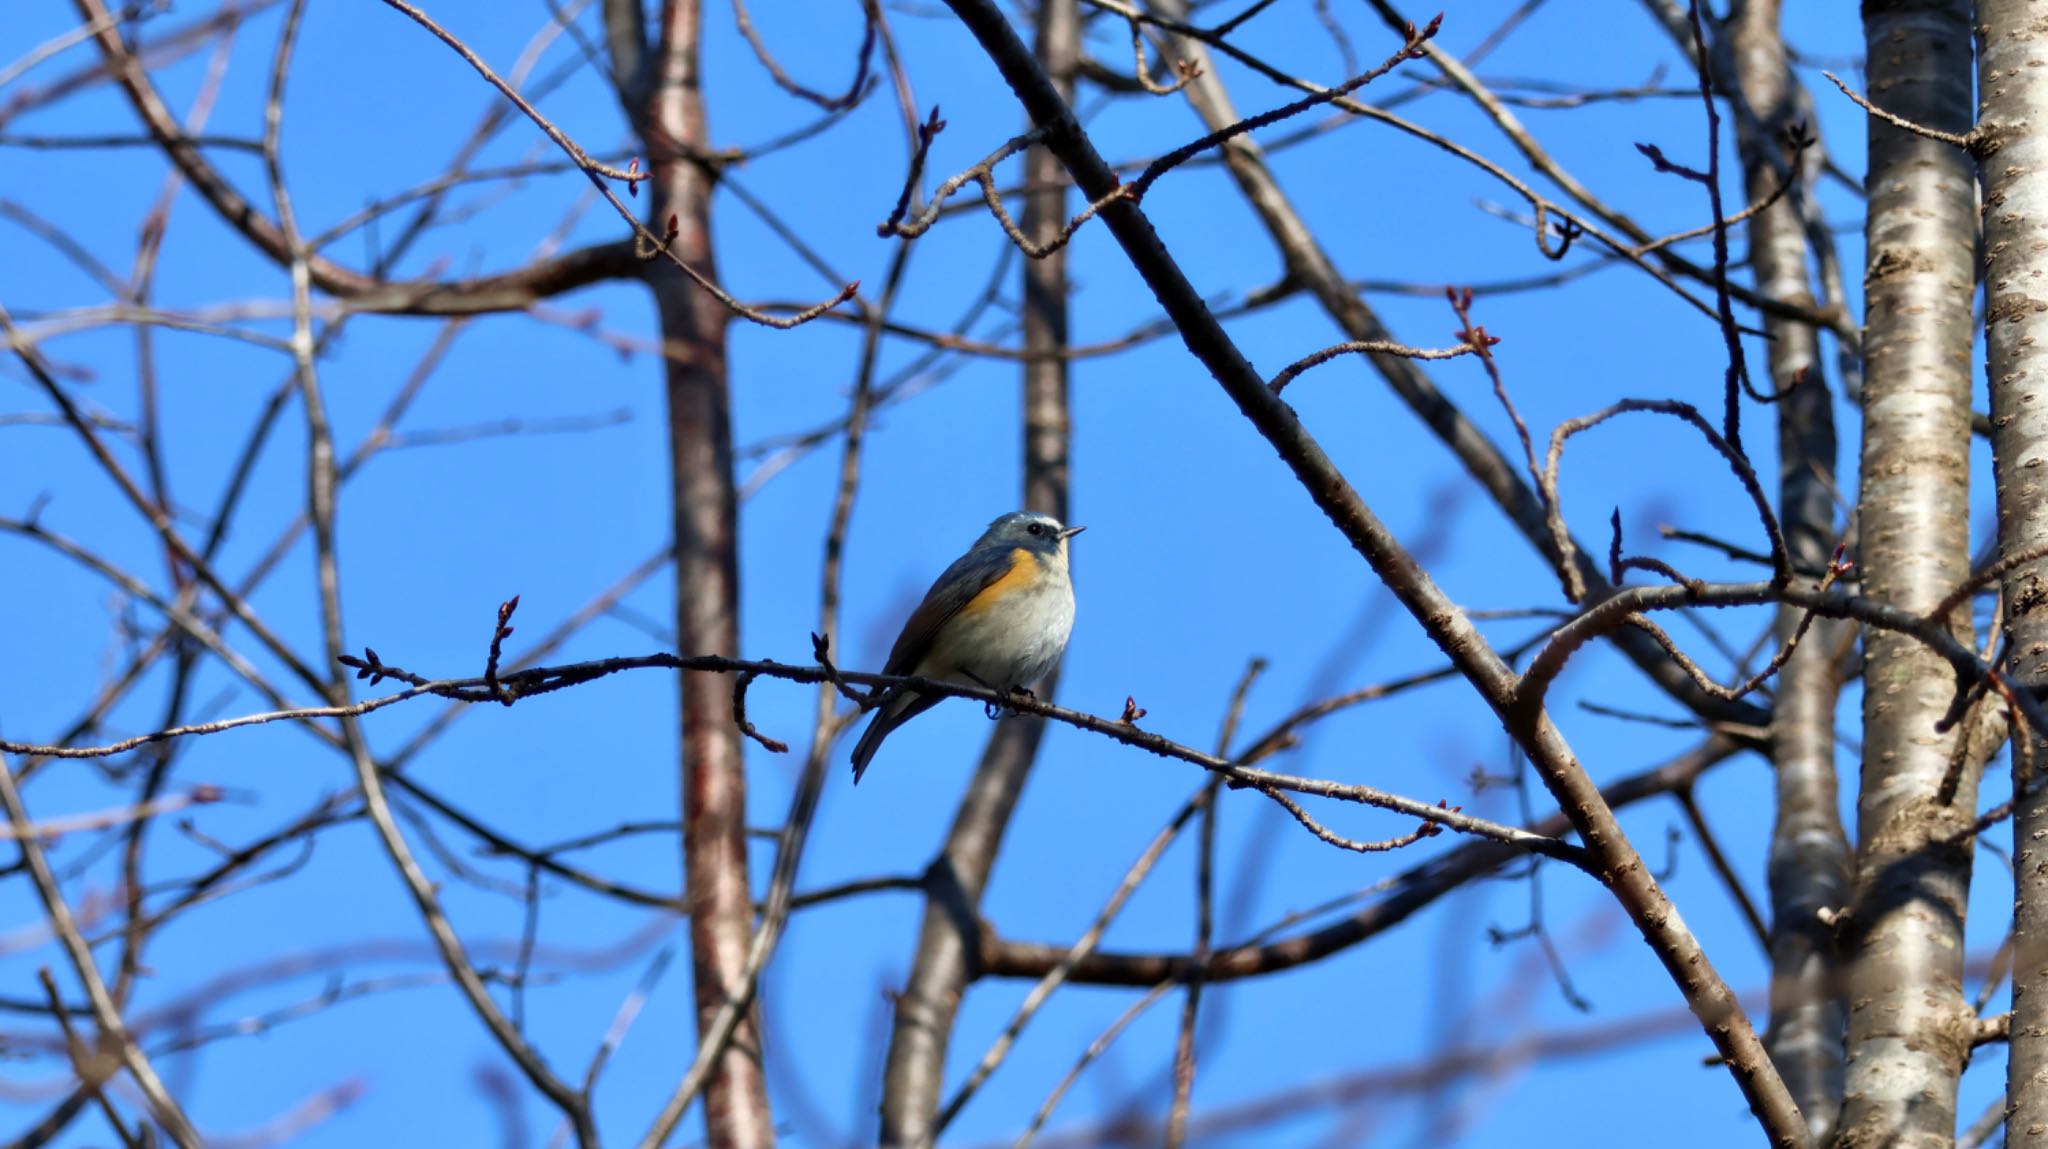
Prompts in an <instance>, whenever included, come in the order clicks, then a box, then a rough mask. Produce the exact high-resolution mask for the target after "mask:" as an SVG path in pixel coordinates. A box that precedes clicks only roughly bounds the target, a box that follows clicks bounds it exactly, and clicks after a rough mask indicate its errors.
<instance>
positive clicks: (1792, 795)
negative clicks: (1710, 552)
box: [1720, 0, 1849, 1144]
mask: <svg viewBox="0 0 2048 1149" xmlns="http://www.w3.org/2000/svg"><path fill="white" fill-rule="evenodd" d="M1779 20H1780V11H1779V5H1778V0H1749V2H1748V3H1744V4H1740V5H1737V6H1736V9H1735V11H1734V13H1733V14H1732V15H1731V16H1730V19H1729V22H1728V25H1727V30H1726V33H1725V34H1726V37H1727V47H1728V49H1729V51H1728V52H1727V53H1726V58H1727V59H1729V60H1730V61H1731V63H1732V65H1733V72H1734V75H1732V76H1723V77H1720V79H1721V80H1722V82H1723V84H1724V85H1725V86H1727V87H1729V88H1730V89H1731V93H1730V98H1731V99H1732V100H1736V101H1740V105H1741V107H1742V110H1743V112H1744V113H1746V114H1740V115H1737V116H1736V117H1735V123H1736V141H1737V146H1738V149H1739V151H1740V152H1741V155H1742V171H1743V185H1744V188H1745V190H1746V192H1747V198H1748V200H1749V202H1751V203H1756V202H1759V201H1761V200H1763V199H1765V198H1766V197H1768V196H1769V195H1770V194H1771V193H1772V192H1774V191H1776V190H1777V189H1778V187H1779V186H1780V184H1781V183H1782V182H1783V181H1784V180H1785V179H1786V178H1787V177H1788V176H1789V175H1791V174H1792V166H1793V165H1794V164H1799V165H1801V166H1802V167H1805V168H1806V169H1807V171H1806V172H1804V173H1801V174H1802V184H1801V185H1800V186H1799V187H1798V188H1796V189H1795V190H1794V192H1793V193H1791V194H1788V195H1786V196H1785V197H1783V198H1781V199H1779V200H1778V201H1777V202H1776V203H1773V204H1772V205H1771V206H1770V207H1768V208H1765V209H1764V210H1763V211H1761V212H1758V213H1757V214H1756V215H1755V216H1754V217H1752V218H1751V219H1750V221H1749V262H1750V267H1751V270H1752V271H1753V272H1754V273H1755V276H1756V286H1757V290H1758V291H1759V292H1761V293H1762V294H1764V295H1766V296H1768V297H1770V298H1772V299H1776V300H1781V301H1784V302H1786V303H1796V304H1799V305H1801V306H1803V307H1811V306H1813V304H1814V299H1813V293H1812V290H1811V288H1810V283H1811V280H1810V277H1809V272H1808V265H1807V255H1806V232H1805V228H1804V226H1803V224H1802V222H1801V220H1800V214H1799V201H1798V197H1799V196H1801V195H1806V194H1810V190H1809V189H1810V186H1811V185H1810V183H1808V182H1805V180H1804V176H1806V175H1813V174H1818V173H1817V171H1816V170H1815V169H1817V168H1818V166H1819V165H1818V164H1815V163H1812V162H1811V161H1812V160H1814V159H1816V158H1817V156H1816V154H1815V153H1813V152H1807V153H1805V154H1799V153H1796V152H1793V151H1792V150H1790V149H1788V148H1786V147H1785V145H1784V143H1783V138H1782V133H1783V132H1784V130H1785V129H1787V128H1789V127H1792V126H1794V125H1795V124H1799V123H1801V122H1802V121H1806V122H1807V123H1808V124H1810V119H1809V118H1808V117H1809V116H1810V112H1811V109H1809V108H1806V107H1805V106H1804V101H1803V100H1802V98H1801V97H1802V93H1801V91H1800V90H1799V88H1798V87H1797V80H1796V78H1795V77H1794V76H1793V75H1792V72H1791V69H1790V68H1789V67H1788V65H1787V63H1786V60H1785V41H1784V38H1783V36H1782V34H1781V33H1780V31H1779ZM1807 130H1809V131H1810V130H1812V129H1811V128H1810V126H1809V127H1808V129H1807ZM1764 329H1765V331H1767V332H1768V333H1769V334H1770V341H1769V343H1767V344H1766V347H1767V353H1768V356H1769V364H1770V384H1771V390H1772V391H1774V392H1781V391H1787V389H1789V393H1788V394H1786V396H1785V398H1784V399H1783V400H1782V401H1781V402H1779V404H1778V405H1777V413H1778V516H1779V519H1780V521H1781V522H1782V523H1783V524H1784V530H1785V545H1786V547H1787V548H1789V549H1790V551H1791V555H1792V565H1793V567H1794V569H1796V570H1799V571H1802V572H1810V571H1818V570H1822V569H1824V568H1825V567H1826V566H1827V563H1828V560H1829V559H1830V558H1831V557H1832V554H1833V551H1834V546H1835V532H1834V515H1835V502H1834V493H1833V490H1832V488H1833V487H1834V485H1835V456H1836V449H1835V420H1834V407H1833V401H1832V397H1831V396H1830V395H1829V393H1828V387H1827V382H1826V380H1825V378H1824V376H1823V374H1822V368H1821V360H1820V333H1819V332H1817V331H1816V330H1814V328H1812V327H1811V326H1809V325H1807V324H1804V323H1798V322H1794V321H1789V320H1785V319H1781V318H1776V317H1771V316H1766V317H1765V320H1764ZM1801 577H1807V576H1805V575H1802V576H1801ZM1803 614H1804V612H1803V611H1801V610H1798V609H1797V608H1793V607H1781V608H1779V611H1778V621H1777V632H1778V641H1780V642H1786V641H1789V640H1790V639H1791V637H1792V635H1793V632H1794V631H1795V630H1796V629H1797V628H1798V626H1799V623H1800V619H1801V616H1802V615H1803ZM1839 633H1840V628H1839V625H1834V626H1830V625H1827V624H1816V626H1815V628H1814V633H1813V634H1812V635H1811V636H1810V638H1809V640H1808V641H1806V642H1804V643H1802V644H1801V645H1800V646H1799V647H1798V648H1797V649H1795V650H1794V651H1793V652H1792V657H1791V658H1790V659H1788V660H1787V661H1786V663H1785V666H1784V668H1783V669H1782V670H1781V671H1780V672H1779V674H1778V684H1777V696H1776V702H1775V705H1774V706H1773V708H1772V721H1771V761H1772V764H1773V766H1774V767H1775V768H1776V775H1777V821H1776V823H1775V825H1774V826H1773V827H1772V831H1771V851H1770V871H1769V872H1770V887H1771V938H1770V943H1771V1024H1770V1028H1769V1030H1768V1033H1767V1036H1766V1045H1767V1046H1768V1048H1769V1049H1770V1051H1771V1060H1772V1061H1774V1062H1776V1063H1777V1066H1778V1072H1779V1073H1781V1074H1783V1075H1784V1077H1785V1086H1786V1088H1787V1089H1790V1090H1791V1091H1792V1096H1793V1098H1794V1099H1795V1100H1797V1101H1798V1102H1799V1111H1800V1113H1801V1114H1802V1115H1803V1116H1805V1118H1806V1127H1807V1130H1808V1131H1809V1133H1810V1134H1811V1135H1812V1137H1813V1140H1814V1142H1815V1143H1817V1144H1825V1143H1826V1141H1827V1139H1828V1135H1829V1133H1830V1132H1831V1131H1832V1130H1833V1128H1834V1123H1835V1116H1836V1114H1838V1113H1839V1112H1841V1107H1842V1076H1843V1064H1842V1031H1843V1027H1844V1026H1845V1025H1846V1024H1847V1004H1848V1003H1847V1001H1846V995H1845V994H1844V992H1843V991H1844V988H1845V987H1844V985H1843V982H1842V978H1841V975H1840V971H1839V966H1838V954H1837V950H1836V946H1835V936H1834V931H1833V930H1832V929H1831V928H1829V926H1828V925H1827V924H1826V923H1824V922H1822V921H1821V919H1820V916H1819V914H1820V911H1821V910H1823V909H1829V910H1832V909H1838V908H1840V907H1841V906H1843V905H1846V904H1847V903H1848V898H1849V841H1848V838H1847V836H1846V835H1845V834H1844V833H1843V831H1842V816H1841V812H1840V800H1839V797H1838V793H1837V788H1836V780H1835V707H1836V703H1837V702H1838V701H1839V699H1840V697H1841V689H1842V683H1841V676H1840V673H1839V671H1838V670H1837V668H1836V666H1835V663H1834V651H1835V645H1836V644H1835V641H1834V639H1835V638H1836V637H1837V635H1838V634H1839Z"/></svg>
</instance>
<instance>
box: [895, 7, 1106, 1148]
mask: <svg viewBox="0 0 2048 1149" xmlns="http://www.w3.org/2000/svg"><path fill="white" fill-rule="evenodd" d="M1080 27H1081V25H1080V18H1079V13H1078V10H1077V9H1076V6H1075V0H1040V3H1039V8H1038V33H1037V52H1038V59H1039V61H1040V63H1041V65H1042V66H1043V67H1044V68H1045V70H1046V73H1047V74H1048V75H1049V76H1051V77H1053V82H1054V83H1055V84H1057V85H1058V86H1059V88H1060V91H1061V93H1062V94H1063V95H1066V96H1072V94H1073V88H1074V70H1075V67H1076V66H1077V64H1078V62H1079V59H1080ZM1024 163H1025V168H1024V170H1025V183H1026V185H1027V186H1029V187H1032V188H1035V189H1037V190H1035V191H1033V192H1032V193H1031V194H1029V195H1028V196H1027V197H1026V198H1025V201H1024V218H1023V222H1022V227H1023V230H1024V234H1026V235H1028V236H1030V237H1031V238H1032V240H1033V241H1034V242H1036V243H1045V242H1047V241H1049V240H1051V239H1053V238H1056V237H1057V236H1058V235H1059V233H1060V229H1061V228H1062V227H1063V226H1064V225H1065V223H1066V219H1067V209H1066V201H1067V196H1066V185H1067V172H1066V168H1065V167H1064V166H1063V165H1062V164H1061V163H1060V161H1059V159H1058V158H1057V157H1055V156H1054V155H1053V154H1052V153H1051V152H1049V151H1047V150H1046V149H1044V148H1042V147H1034V148H1032V149H1031V151H1030V152H1029V154H1027V155H1026V157H1025V161H1024ZM1066 345H1067V257H1066V249H1064V248H1062V249H1060V250H1058V251H1055V252H1053V253H1052V254H1051V255H1048V256H1046V257H1045V258H1044V259H1036V260H1034V259H1027V260H1025V261H1024V347H1025V350H1027V351H1031V352H1036V353H1038V354H1037V355H1036V356H1035V357H1033V358H1030V359H1027V360H1026V361H1025V363H1024V505H1025V507H1026V508H1027V509H1029V510H1034V511H1040V512H1043V513H1045V514H1048V515H1051V516H1053V517H1054V518H1056V519H1058V520H1060V521H1061V522H1063V523H1064V522H1066V521H1067V451H1068V442H1069V432H1070V427H1069V424H1068V419H1067V360H1066V359H1065V358H1064V357H1062V356H1060V355H1058V354H1056V353H1057V352H1059V351H1061V350H1063V349H1064V348H1065V347H1066ZM1057 681H1058V672H1057V671H1055V672H1054V676H1053V677H1052V678H1048V679H1047V680H1046V686H1045V691H1046V696H1047V697H1051V694H1052V690H1053V687H1054V685H1055V684H1056V683H1057ZM1044 730H1045V724H1044V723H1043V722H1041V721H1040V720H1038V719H1036V718H1014V717H1013V718H1004V719H1003V720H1002V721H1001V722H1000V723H999V724H998V725H997V726H996V730H995V733H994V734H993V735H991V736H990V737H989V741H988V746H987V748H986V749H985V750H983V752H982V756H981V763H980V765H979V766H977V767H976V768H975V772H974V778H973V780H972V781H971V782H969V783H968V788H967V794H966V797H964V798H963V799H962V800H961V803H960V810H959V813H958V814H956V815H955V816H954V819H953V828H952V829H951V831H949V832H948V833H947V835H946V844H945V847H944V848H943V849H942V851H941V852H940V854H939V857H938V859H937V860H936V861H935V862H933V863H932V871H931V874H930V879H931V886H930V889H929V890H928V892H927V894H926V901H925V911H924V924H923V926H922V927H921V928H920V930H919V932H918V943H917V955H916V957H915V958H914V959H913V960H912V964H911V969H910V978H909V980H908V982H906V983H905V985H904V988H903V992H902V994H900V995H898V997H897V999H896V1018H895V1024H894V1027H893V1028H892V1029H891V1031H890V1035H889V1059H888V1064H887V1067H886V1068H885V1070H884V1077H883V1085H882V1132H881V1145H882V1147H883V1149H914V1147H917V1146H924V1145H928V1144H930V1143H931V1141H932V1140H933V1139H934V1138H935V1137H936V1135H937V1130H936V1129H935V1128H934V1127H933V1126H934V1124H935V1118H936V1115H937V1113H938V1108H939V1099H940V1093H941V1091H942V1090H943V1088H944V1085H945V1076H946V1049H947V1047H948V1045H949V1044H950V1043H951V1041H952V1037H953V1022H954V1019H955V1017H956V1016H957V1015H958V1014H959V1011H960V1000H961V998H962V997H963V996H964V995H965V994H966V992H967V985H968V983H969V982H970V981H972V980H973V979H974V978H975V977H976V976H978V975H979V973H980V971H979V970H978V969H976V968H975V965H974V962H975V959H976V957H977V955H978V953H979V951H980V943H981V934H980V927H979V921H980V907H981V895H982V891H983V889H984V888H985V887H986V886H987V884H988V875H989V872H990V871H991V870H992V869H994V867H995V860H996V853H997V851H999V850H1000V849H1001V848H1002V842H1003V833H1004V831H1006V830H1008V829H1009V826H1010V815H1011V814H1012V812H1014V811H1015V809H1016V806H1017V798H1018V796H1019V795H1021V794H1022V793H1023V791H1024V780H1025V778H1026V776H1027V775H1028V774H1029V773H1030V770H1031V763H1032V762H1033V760H1034V759H1036V758H1037V756H1038V740H1039V737H1040V736H1041V735H1042V734H1043V733H1044Z"/></svg>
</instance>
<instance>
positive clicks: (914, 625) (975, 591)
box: [882, 548, 1033, 674]
mask: <svg viewBox="0 0 2048 1149" xmlns="http://www.w3.org/2000/svg"><path fill="white" fill-rule="evenodd" d="M1031 561H1033V560H1032V558H1031V556H1030V554H1029V552H1026V551H1024V550H1022V549H1021V548H1020V549H1015V550H997V549H994V548H986V549H983V550H976V551H969V552H968V553H967V554H965V555H962V556H961V557H960V558H959V559H958V560H956V561H955V562H954V563H953V565H952V566H949V567H947V568H946V573H944V574H942V575H940V576H939V578H938V581H937V582H934V583H933V584H932V588H931V589H930V590H928V591H926V592H925V593H924V601H923V602H921V603H918V604H917V609H916V610H914V611H912V612H911V613H910V621H908V622H906V623H904V624H903V633H902V634H899V635H897V636H896V645H895V646H893V647H890V648H889V661H888V662H887V663H886V664H885V665H884V666H883V667H882V673H883V674H912V673H915V672H916V669H917V666H918V664H919V663H921V662H923V661H924V657H925V655H927V654H930V653H931V649H932V642H933V640H935V639H936V638H937V637H938V635H939V629H940V628H941V627H943V626H945V625H946V623H947V621H948V620H950V619H951V618H952V617H953V616H954V615H956V614H959V613H960V612H961V611H962V610H964V609H966V607H967V604H968V603H971V602H973V601H974V600H975V599H976V598H978V597H980V595H981V593H982V592H983V591H985V590H987V589H988V588H990V587H992V586H994V585H995V584H996V583H998V582H1001V581H1002V579H1003V576H1005V575H1007V574H1009V573H1010V572H1011V571H1013V570H1015V569H1016V567H1017V564H1018V563H1024V562H1031Z"/></svg>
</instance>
